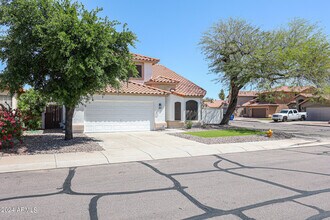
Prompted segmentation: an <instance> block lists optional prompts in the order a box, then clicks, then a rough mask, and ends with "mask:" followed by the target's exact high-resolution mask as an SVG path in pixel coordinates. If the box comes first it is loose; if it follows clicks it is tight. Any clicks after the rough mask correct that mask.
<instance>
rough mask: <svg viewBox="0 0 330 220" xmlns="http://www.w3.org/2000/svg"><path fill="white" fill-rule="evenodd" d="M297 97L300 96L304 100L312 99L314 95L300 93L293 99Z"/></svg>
mask: <svg viewBox="0 0 330 220" xmlns="http://www.w3.org/2000/svg"><path fill="white" fill-rule="evenodd" d="M299 96H302V97H305V98H311V97H314V96H315V95H313V94H311V93H300V94H298V95H296V96H295V98H297V97H299Z"/></svg>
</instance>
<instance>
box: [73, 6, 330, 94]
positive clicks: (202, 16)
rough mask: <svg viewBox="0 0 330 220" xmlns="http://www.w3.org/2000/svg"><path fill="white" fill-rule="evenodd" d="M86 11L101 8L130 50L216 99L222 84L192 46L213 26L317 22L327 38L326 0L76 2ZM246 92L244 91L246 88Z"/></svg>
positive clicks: (266, 26) (329, 27)
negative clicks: (129, 34) (130, 36)
mask: <svg viewBox="0 0 330 220" xmlns="http://www.w3.org/2000/svg"><path fill="white" fill-rule="evenodd" d="M79 1H80V2H81V3H83V4H84V5H85V7H86V8H87V9H95V8H96V7H99V8H103V11H102V12H100V14H99V15H100V16H102V17H104V16H107V17H109V19H110V20H118V21H119V22H121V23H127V25H128V28H129V29H130V30H131V31H133V32H134V33H135V34H136V35H137V38H138V42H137V43H136V45H135V48H132V52H135V53H139V54H143V55H146V56H151V57H155V58H159V59H160V64H162V65H164V66H166V67H168V68H170V69H172V70H173V71H175V72H177V73H179V74H181V75H183V76H184V77H186V78H188V79H189V80H191V81H192V82H194V83H196V84H197V85H199V86H201V87H202V88H204V89H205V90H206V91H207V94H206V96H207V97H211V98H218V93H219V91H220V89H221V88H222V87H223V88H224V89H225V90H226V89H227V88H226V85H220V84H216V83H215V82H214V79H215V78H216V75H214V74H210V73H209V70H208V63H207V61H206V60H205V58H204V55H203V54H202V53H201V49H200V47H199V46H198V42H199V41H200V38H201V36H202V34H203V32H205V31H207V30H208V29H209V28H210V26H212V24H214V23H215V22H217V21H219V20H222V19H228V18H230V17H233V18H243V19H246V20H247V21H249V22H251V23H252V24H254V25H257V26H260V27H261V28H263V29H265V30H268V29H274V28H278V27H281V26H283V25H285V24H286V23H288V22H289V21H290V20H292V19H293V18H305V19H307V20H309V21H311V22H318V23H319V25H320V26H321V27H322V28H324V31H325V33H326V34H327V35H330V1H328V0H323V1H322V0H263V1H262V0H230V1H228V0H79ZM247 89H249V88H247Z"/></svg>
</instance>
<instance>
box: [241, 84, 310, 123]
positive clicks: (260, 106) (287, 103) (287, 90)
mask: <svg viewBox="0 0 330 220" xmlns="http://www.w3.org/2000/svg"><path fill="white" fill-rule="evenodd" d="M313 91H314V88H313V87H311V86H293V87H289V86H281V87H278V88H276V89H274V90H271V91H265V92H260V93H259V95H258V97H257V98H254V99H252V100H250V101H248V102H246V103H244V104H243V105H242V106H243V108H244V109H243V116H245V117H253V118H267V117H271V115H272V114H274V113H276V112H279V111H281V110H282V109H286V108H289V107H292V106H294V105H295V104H296V103H295V97H296V96H297V95H299V94H301V93H303V94H305V93H312V92H313ZM267 99H272V100H267ZM298 101H299V102H301V100H298Z"/></svg>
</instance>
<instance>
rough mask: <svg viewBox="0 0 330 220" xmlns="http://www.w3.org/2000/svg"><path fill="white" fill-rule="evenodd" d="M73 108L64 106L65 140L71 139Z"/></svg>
mask: <svg viewBox="0 0 330 220" xmlns="http://www.w3.org/2000/svg"><path fill="white" fill-rule="evenodd" d="M73 113H74V108H73V107H68V106H65V140H71V139H73V134H72V118H73Z"/></svg>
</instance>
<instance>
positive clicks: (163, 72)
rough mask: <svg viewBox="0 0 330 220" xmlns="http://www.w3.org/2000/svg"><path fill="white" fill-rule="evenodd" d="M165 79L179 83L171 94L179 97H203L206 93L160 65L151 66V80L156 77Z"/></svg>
mask: <svg viewBox="0 0 330 220" xmlns="http://www.w3.org/2000/svg"><path fill="white" fill-rule="evenodd" d="M159 76H161V77H166V78H170V79H172V80H177V81H178V82H179V83H178V84H177V85H176V87H175V90H174V91H172V93H174V94H177V95H181V96H196V97H204V96H205V94H206V91H205V90H204V89H202V88H201V87H199V86H197V85H196V84H194V83H192V82H191V81H189V80H187V79H186V78H184V77H183V76H180V75H179V74H177V73H175V72H174V71H172V70H170V69H168V68H167V67H165V66H162V65H159V64H157V65H153V66H152V78H157V77H159Z"/></svg>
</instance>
